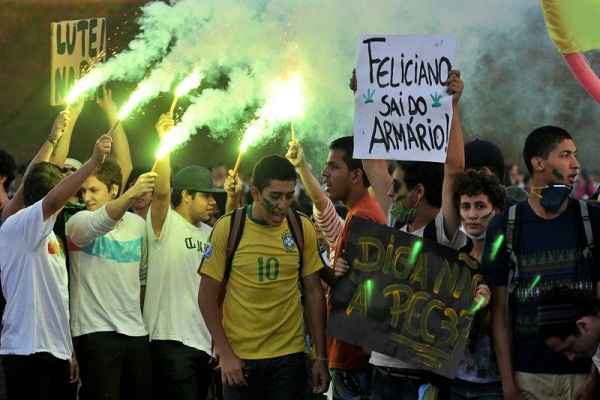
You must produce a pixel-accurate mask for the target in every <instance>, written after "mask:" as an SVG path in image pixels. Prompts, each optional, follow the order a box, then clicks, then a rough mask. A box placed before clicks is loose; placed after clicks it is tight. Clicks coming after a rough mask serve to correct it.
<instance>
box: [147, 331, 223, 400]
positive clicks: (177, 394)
mask: <svg viewBox="0 0 600 400" xmlns="http://www.w3.org/2000/svg"><path fill="white" fill-rule="evenodd" d="M150 354H151V356H152V378H153V380H154V382H156V385H155V392H156V393H157V394H158V399H172V400H200V399H206V394H207V392H208V387H209V386H210V384H211V382H212V377H213V368H212V366H211V357H210V356H209V355H208V354H206V353H205V352H203V351H200V350H197V349H194V348H192V347H188V346H186V345H184V344H183V343H181V342H177V341H174V340H153V341H151V342H150ZM155 397H156V396H155Z"/></svg>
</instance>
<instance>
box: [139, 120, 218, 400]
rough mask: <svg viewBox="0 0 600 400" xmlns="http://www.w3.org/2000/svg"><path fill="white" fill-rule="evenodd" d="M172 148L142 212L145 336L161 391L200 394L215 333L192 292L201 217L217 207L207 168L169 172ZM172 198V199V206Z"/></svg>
mask: <svg viewBox="0 0 600 400" xmlns="http://www.w3.org/2000/svg"><path fill="white" fill-rule="evenodd" d="M172 127H173V120H172V118H171V117H170V116H169V115H168V114H165V115H163V116H161V118H160V120H159V121H158V123H157V125H156V128H157V131H158V133H159V136H161V138H162V137H163V136H164V134H165V133H166V132H168V131H169V130H170V129H171V128H172ZM169 164H170V160H169V156H168V155H167V156H166V157H164V158H163V159H161V160H159V161H158V162H157V164H156V168H155V171H156V172H157V173H158V178H157V184H156V190H155V192H154V196H153V199H152V203H151V206H150V210H149V212H148V216H147V218H146V228H147V232H148V275H147V283H146V295H145V302H144V321H145V322H146V327H147V328H148V334H149V336H150V353H151V356H152V368H153V374H152V377H153V380H154V382H156V383H157V385H156V389H157V394H158V398H160V399H173V400H199V399H205V398H206V394H207V391H208V387H209V385H210V383H211V378H212V376H213V368H212V367H211V354H212V351H211V347H212V340H211V337H210V333H209V332H208V329H207V328H206V325H205V323H204V319H203V318H202V314H201V313H200V308H199V307H198V302H197V295H198V289H199V287H200V279H201V278H200V275H199V274H198V273H197V272H196V271H197V270H198V266H199V265H200V263H201V261H202V258H203V255H204V251H205V249H206V247H207V244H208V239H209V236H210V233H211V230H212V228H211V227H210V226H208V225H206V224H205V223H204V222H205V221H207V220H208V219H210V217H211V216H212V214H213V213H214V211H215V210H216V202H215V199H214V197H213V194H214V193H223V192H224V191H223V189H217V188H213V185H212V178H211V175H210V172H209V170H208V169H207V168H204V167H199V166H190V167H186V168H183V169H182V170H181V171H179V172H178V173H177V174H176V175H175V177H174V179H173V190H172V191H171V184H170V181H171V167H170V165H169ZM171 205H172V207H171Z"/></svg>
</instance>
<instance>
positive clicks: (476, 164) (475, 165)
mask: <svg viewBox="0 0 600 400" xmlns="http://www.w3.org/2000/svg"><path fill="white" fill-rule="evenodd" d="M482 167H488V168H489V169H490V170H491V171H492V173H494V175H496V177H497V178H498V179H499V180H500V182H502V181H503V180H504V156H503V155H502V150H500V148H499V147H498V146H496V145H495V144H494V143H492V142H489V141H487V140H481V139H475V140H471V141H470V142H468V143H466V144H465V169H470V168H472V169H479V168H482Z"/></svg>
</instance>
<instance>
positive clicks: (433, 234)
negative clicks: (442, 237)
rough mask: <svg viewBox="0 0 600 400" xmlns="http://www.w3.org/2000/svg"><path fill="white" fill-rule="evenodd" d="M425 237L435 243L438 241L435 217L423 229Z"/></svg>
mask: <svg viewBox="0 0 600 400" xmlns="http://www.w3.org/2000/svg"><path fill="white" fill-rule="evenodd" d="M423 238H424V239H429V240H431V241H433V242H435V243H437V242H438V238H437V227H436V226H435V219H434V220H433V221H431V222H429V223H428V224H427V225H425V230H423Z"/></svg>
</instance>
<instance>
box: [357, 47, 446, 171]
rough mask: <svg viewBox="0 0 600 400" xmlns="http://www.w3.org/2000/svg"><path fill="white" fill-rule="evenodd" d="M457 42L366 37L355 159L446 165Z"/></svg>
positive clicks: (362, 51)
mask: <svg viewBox="0 0 600 400" xmlns="http://www.w3.org/2000/svg"><path fill="white" fill-rule="evenodd" d="M455 51H456V43H455V41H454V39H453V38H451V37H448V36H441V35H389V36H387V35H368V36H363V37H362V38H361V41H360V44H359V49H358V65H357V69H356V79H357V87H358V91H357V92H356V99H355V114H354V157H355V158H359V159H364V158H368V159H386V160H410V161H434V162H442V163H443V162H444V161H445V160H446V152H447V150H448V139H449V135H450V123H451V121H452V97H451V96H450V95H448V94H447V93H446V87H445V86H443V85H442V83H443V82H445V81H446V80H447V78H448V73H449V72H450V70H451V69H452V65H453V61H454V57H455Z"/></svg>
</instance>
